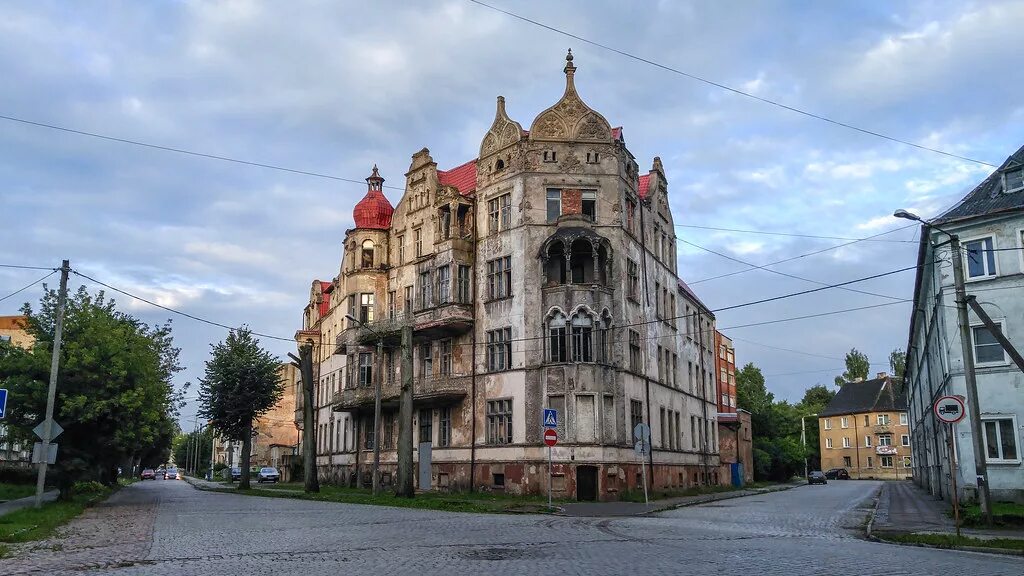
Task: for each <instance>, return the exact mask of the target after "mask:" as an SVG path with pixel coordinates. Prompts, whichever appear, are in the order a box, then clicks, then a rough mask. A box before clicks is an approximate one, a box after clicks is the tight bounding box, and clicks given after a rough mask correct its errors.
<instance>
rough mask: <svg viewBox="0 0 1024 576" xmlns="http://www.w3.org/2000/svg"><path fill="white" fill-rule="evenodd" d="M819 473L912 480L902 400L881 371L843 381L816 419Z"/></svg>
mask: <svg viewBox="0 0 1024 576" xmlns="http://www.w3.org/2000/svg"><path fill="white" fill-rule="evenodd" d="M818 439H819V442H820V444H821V469H822V470H823V471H825V470H829V469H831V468H845V469H846V470H848V471H849V473H850V478H873V479H881V480H889V479H892V480H904V479H908V478H910V477H911V476H912V475H913V470H912V463H913V460H912V458H913V455H912V454H911V451H910V426H909V422H908V418H907V398H906V395H905V394H903V393H902V392H901V390H900V389H899V385H898V384H897V383H896V382H894V381H893V379H892V378H891V377H889V376H888V375H887V374H886V373H884V372H881V373H879V374H878V376H877V377H876V378H874V379H872V380H865V381H860V382H847V383H846V384H844V385H843V387H842V388H841V389H840V390H839V393H838V394H836V397H835V398H833V399H832V402H830V403H829V405H828V406H827V407H826V408H825V409H824V410H823V411H822V412H821V413H820V414H819V415H818Z"/></svg>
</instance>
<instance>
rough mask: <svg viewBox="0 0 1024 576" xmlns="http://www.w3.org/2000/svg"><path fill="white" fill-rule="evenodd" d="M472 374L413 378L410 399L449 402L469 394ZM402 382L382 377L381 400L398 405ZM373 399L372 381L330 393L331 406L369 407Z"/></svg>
mask: <svg viewBox="0 0 1024 576" xmlns="http://www.w3.org/2000/svg"><path fill="white" fill-rule="evenodd" d="M471 385H472V376H469V375H465V374H437V375H434V376H429V377H418V378H415V379H413V403H414V404H416V405H425V404H436V403H446V402H453V401H455V400H458V399H460V398H463V397H465V396H467V395H468V394H469V390H470V387H471ZM401 392H402V386H401V382H400V381H399V379H396V378H385V380H384V382H383V384H382V385H381V393H380V397H381V404H382V405H385V406H388V407H389V408H393V407H395V406H397V405H398V401H399V396H400V395H401ZM374 402H375V390H374V385H369V386H357V387H354V388H345V389H343V390H340V391H338V392H335V393H334V398H333V401H332V404H333V405H334V409H335V410H340V411H348V410H365V409H372V408H373V405H374Z"/></svg>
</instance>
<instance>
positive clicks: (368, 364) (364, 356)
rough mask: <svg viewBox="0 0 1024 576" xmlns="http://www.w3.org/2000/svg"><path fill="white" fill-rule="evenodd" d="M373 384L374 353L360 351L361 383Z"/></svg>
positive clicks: (362, 384)
mask: <svg viewBox="0 0 1024 576" xmlns="http://www.w3.org/2000/svg"><path fill="white" fill-rule="evenodd" d="M371 384H373V354H372V353H370V352H360V353H359V385H360V386H370V385H371Z"/></svg>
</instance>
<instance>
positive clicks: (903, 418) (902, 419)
mask: <svg viewBox="0 0 1024 576" xmlns="http://www.w3.org/2000/svg"><path fill="white" fill-rule="evenodd" d="M906 425H907V413H906V412H900V426H906Z"/></svg>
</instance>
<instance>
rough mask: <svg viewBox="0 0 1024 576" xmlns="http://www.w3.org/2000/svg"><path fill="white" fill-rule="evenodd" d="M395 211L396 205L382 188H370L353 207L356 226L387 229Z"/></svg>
mask: <svg viewBox="0 0 1024 576" xmlns="http://www.w3.org/2000/svg"><path fill="white" fill-rule="evenodd" d="M394 213H395V207H394V206H392V205H391V202H388V199H387V198H386V197H385V196H384V194H383V193H382V192H381V191H380V190H370V191H369V192H367V193H366V196H364V197H363V199H362V200H360V201H359V203H358V204H356V207H355V208H353V209H352V219H353V220H355V221H356V228H373V229H376V230H387V229H388V228H390V227H391V215H392V214H394Z"/></svg>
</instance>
